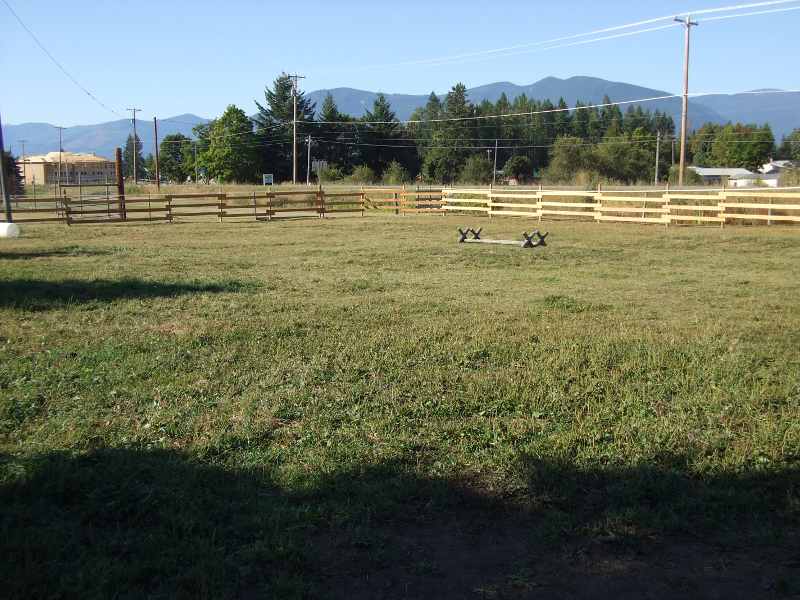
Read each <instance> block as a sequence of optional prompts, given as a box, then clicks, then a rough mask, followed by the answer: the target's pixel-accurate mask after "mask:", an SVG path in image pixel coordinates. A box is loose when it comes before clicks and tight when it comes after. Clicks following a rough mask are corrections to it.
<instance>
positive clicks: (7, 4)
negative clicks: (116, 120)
mask: <svg viewBox="0 0 800 600" xmlns="http://www.w3.org/2000/svg"><path fill="white" fill-rule="evenodd" d="M2 2H3V4H5V5H6V8H7V9H8V10H9V11H10V12H11V14H12V15H14V18H15V19H16V20H17V22H18V23H19V24H20V25H21V26H22V28H23V29H24V30H25V31H26V32H27V33H28V35H29V36H31V38H32V39H33V41H34V42H36V45H37V46H39V48H41V50H42V52H44V53H45V54H46V55H47V57H48V58H49V59H50V60H51V61H52V62H53V64H54V65H55V66H57V67H58V68H59V70H60V71H61V72H62V73H64V75H66V76H67V77H68V78H69V80H70V81H72V83H74V84H75V85H76V86H77V87H78V88H79V89H80V90H82V91H83V92H84V93H85V94H86V95H87V96H89V98H91V99H92V100H94V101H95V102H96V103H97V104H99V105H100V106H102V107H103V108H104V109H106V110H107V111H109V112H112V113H114V114H115V115H117V116H118V117H123V115H121V114H120V113H118V112H117V111H116V110H114V109H113V108H110V107H109V106H107V105H106V104H104V103H103V102H102V101H100V99H99V98H98V97H97V96H95V95H94V94H93V93H92V92H90V91H89V90H88V89H86V88H85V87H84V86H83V85H81V84H80V83H79V82H78V80H77V79H75V78H74V77H73V76H72V75H71V74H70V73H69V71H67V70H66V69H65V68H64V66H63V65H62V64H61V63H60V62H58V60H56V57H55V56H53V55H52V54H51V53H50V51H49V50H48V49H47V48H45V47H44V44H42V42H40V41H39V38H37V37H36V35H35V34H34V33H33V31H31V30H30V28H29V27H28V26H27V25H25V23H24V22H23V21H22V19H20V17H19V15H18V14H17V13H16V11H15V10H14V9H13V8H11V5H10V4H9V3H8V2H7V0H2Z"/></svg>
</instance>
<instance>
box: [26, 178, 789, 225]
mask: <svg viewBox="0 0 800 600" xmlns="http://www.w3.org/2000/svg"><path fill="white" fill-rule="evenodd" d="M12 208H13V210H14V216H15V219H14V220H15V221H17V222H19V223H65V224H67V225H73V224H80V223H120V222H129V221H130V222H158V221H161V222H174V221H191V220H193V219H198V218H199V219H207V218H208V217H216V218H217V220H218V221H220V222H223V221H252V220H256V221H272V220H278V219H287V218H299V217H306V218H307V217H317V218H325V217H326V216H328V215H337V214H359V215H361V216H364V215H366V214H368V213H375V212H390V213H394V214H397V215H404V214H439V215H445V214H464V215H467V214H469V215H473V216H483V215H485V216H487V217H488V218H495V217H523V218H531V219H537V220H539V221H541V220H542V219H543V218H559V219H578V220H585V221H595V222H620V223H646V224H658V225H670V224H684V225H686V224H689V225H691V224H717V225H719V226H724V225H725V224H728V223H748V222H749V223H754V224H765V223H766V224H771V223H782V224H791V223H800V191H787V190H780V189H779V190H775V191H772V190H748V191H742V190H737V191H732V190H731V191H728V190H713V191H709V192H695V191H690V192H687V191H669V190H663V191H661V190H659V191H653V190H649V191H648V190H636V191H628V190H614V191H607V192H605V191H602V190H600V189H598V190H596V191H581V190H553V189H548V190H542V189H540V190H513V189H512V190H509V189H508V188H504V189H502V190H497V189H491V188H489V189H486V188H484V189H479V188H472V189H460V188H435V189H434V188H431V189H420V188H417V189H410V188H408V189H407V188H405V187H390V188H364V187H362V188H359V189H357V190H352V191H340V190H335V191H328V192H326V191H325V190H324V189H323V188H322V187H321V186H320V187H318V188H313V189H309V190H287V191H255V192H230V193H227V192H207V193H202V192H201V193H185V194H180V193H178V194H163V195H157V196H156V195H153V196H148V197H124V196H105V197H103V196H81V197H78V198H74V197H71V196H67V195H64V196H48V197H40V198H35V199H33V198H26V197H20V198H12Z"/></svg>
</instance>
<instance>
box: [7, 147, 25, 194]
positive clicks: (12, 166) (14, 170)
mask: <svg viewBox="0 0 800 600" xmlns="http://www.w3.org/2000/svg"><path fill="white" fill-rule="evenodd" d="M2 162H3V176H4V177H5V180H6V190H7V191H8V193H9V194H10V195H12V196H21V195H22V194H24V193H25V189H24V185H23V184H24V182H23V180H22V171H21V170H20V167H19V163H18V162H17V159H16V158H15V157H14V156H13V155H12V154H11V152H8V151H4V152H3V161H2Z"/></svg>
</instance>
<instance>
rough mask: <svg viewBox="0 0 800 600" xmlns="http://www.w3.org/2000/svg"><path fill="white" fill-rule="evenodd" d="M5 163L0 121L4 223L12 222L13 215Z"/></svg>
mask: <svg viewBox="0 0 800 600" xmlns="http://www.w3.org/2000/svg"><path fill="white" fill-rule="evenodd" d="M5 167H6V161H5V148H4V146H3V121H2V119H0V194H2V196H3V209H4V210H5V213H6V223H13V222H14V215H12V214H11V200H10V199H9V197H8V189H6V169H5Z"/></svg>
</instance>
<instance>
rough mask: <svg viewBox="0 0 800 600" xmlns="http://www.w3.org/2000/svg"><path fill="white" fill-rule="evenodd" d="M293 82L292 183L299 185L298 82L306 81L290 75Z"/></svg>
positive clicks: (299, 76)
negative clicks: (300, 80) (299, 80)
mask: <svg viewBox="0 0 800 600" xmlns="http://www.w3.org/2000/svg"><path fill="white" fill-rule="evenodd" d="M289 79H291V80H292V103H293V106H294V108H293V112H292V183H294V184H296V183H297V81H298V79H305V76H303V75H297V74H294V75H289Z"/></svg>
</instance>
